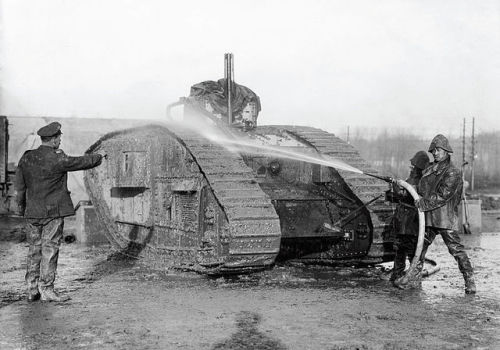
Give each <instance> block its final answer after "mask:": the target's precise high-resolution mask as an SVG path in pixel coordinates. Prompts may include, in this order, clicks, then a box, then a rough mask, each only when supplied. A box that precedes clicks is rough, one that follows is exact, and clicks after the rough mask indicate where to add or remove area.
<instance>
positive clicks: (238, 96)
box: [189, 79, 261, 115]
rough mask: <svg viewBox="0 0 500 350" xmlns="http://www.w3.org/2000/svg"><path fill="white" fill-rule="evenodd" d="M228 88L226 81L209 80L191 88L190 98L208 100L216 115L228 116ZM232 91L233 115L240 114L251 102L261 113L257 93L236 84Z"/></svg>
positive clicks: (233, 85)
mask: <svg viewBox="0 0 500 350" xmlns="http://www.w3.org/2000/svg"><path fill="white" fill-rule="evenodd" d="M226 87H227V84H226V79H219V80H218V81H213V80H207V81H203V82H201V83H198V84H195V85H193V86H191V91H190V93H189V96H190V97H193V98H195V99H196V100H207V101H208V102H210V104H211V105H212V107H213V109H214V113H217V114H222V115H227V94H226ZM231 90H232V94H231V99H232V106H233V115H238V114H240V113H241V112H242V110H243V108H245V106H246V105H247V104H248V103H249V102H254V103H255V106H256V110H257V113H259V112H260V110H261V106H260V99H259V96H257V94H256V93H255V92H253V91H252V90H250V89H249V88H247V87H246V86H243V85H239V84H236V83H234V82H233V84H232V89H231Z"/></svg>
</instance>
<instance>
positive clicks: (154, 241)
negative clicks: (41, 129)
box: [85, 126, 280, 273]
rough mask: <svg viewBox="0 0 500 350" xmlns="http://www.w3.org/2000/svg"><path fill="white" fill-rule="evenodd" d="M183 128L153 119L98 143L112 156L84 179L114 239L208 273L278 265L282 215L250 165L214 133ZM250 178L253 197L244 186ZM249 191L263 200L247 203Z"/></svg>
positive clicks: (128, 250)
mask: <svg viewBox="0 0 500 350" xmlns="http://www.w3.org/2000/svg"><path fill="white" fill-rule="evenodd" d="M177 132H178V134H174V133H173V132H172V130H169V129H167V128H165V126H150V127H145V128H139V129H134V130H128V131H123V132H120V133H113V134H111V135H107V136H105V137H104V138H103V139H101V140H100V141H99V142H98V143H97V144H96V146H94V151H99V152H103V153H106V154H107V158H106V160H105V162H104V164H103V165H101V166H100V167H97V168H95V169H92V170H90V171H88V172H87V173H86V176H85V182H86V186H87V188H88V190H89V193H90V197H91V200H92V202H93V203H94V205H95V206H96V209H97V213H98V215H99V217H100V218H101V220H102V221H103V222H104V223H105V224H106V227H107V229H108V238H109V239H110V241H111V242H112V243H113V244H114V246H115V247H116V248H117V249H119V250H120V251H121V252H122V253H124V254H128V255H133V256H138V255H142V256H146V257H148V258H150V259H149V260H153V261H155V262H157V263H162V265H171V266H178V267H187V268H191V269H194V270H198V271H201V272H205V273H241V272H245V271H252V270H255V269H261V268H265V267H269V266H270V265H272V264H273V263H274V259H275V257H276V254H277V253H278V249H279V241H280V233H279V222H278V219H277V216H276V214H275V213H274V216H273V215H272V212H271V215H269V213H267V212H268V210H267V209H269V206H271V207H272V205H271V204H270V201H269V198H267V197H266V196H265V194H264V193H262V192H259V191H256V190H257V189H258V186H257V185H256V184H255V182H254V180H253V179H252V173H251V171H250V170H249V169H248V168H247V167H246V166H245V165H244V163H243V162H242V161H241V159H240V162H241V164H238V162H237V159H236V161H235V159H225V158H224V157H231V155H230V154H228V153H229V152H225V153H224V150H223V149H220V148H218V147H217V146H216V145H212V144H211V142H210V141H208V140H206V139H204V138H200V137H199V136H196V135H193V134H189V133H186V132H183V131H181V130H177ZM179 134H182V136H181V137H179V136H178V135H179ZM218 152H222V153H223V154H220V153H218ZM232 157H234V155H233V156H232ZM231 186H233V189H232V188H231ZM245 186H247V192H248V194H249V196H250V197H252V198H245V195H244V193H243V195H242V194H241V193H242V192H245V188H244V187H245ZM235 193H236V194H239V195H237V196H235V195H234V194H235ZM245 199H246V201H247V202H248V201H249V200H255V201H257V202H258V201H260V202H262V203H257V204H256V205H254V206H252V205H251V203H250V202H248V203H247V205H246V206H245V205H241V203H240V201H241V200H243V201H245ZM266 201H267V203H266ZM254 204H255V203H254ZM264 209H265V212H266V213H267V214H266V215H267V217H264V215H262V212H263V211H264ZM252 215H253V216H252Z"/></svg>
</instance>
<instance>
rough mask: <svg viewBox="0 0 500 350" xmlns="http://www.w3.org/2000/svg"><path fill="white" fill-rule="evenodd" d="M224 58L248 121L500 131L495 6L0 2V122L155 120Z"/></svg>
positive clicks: (256, 0)
mask: <svg viewBox="0 0 500 350" xmlns="http://www.w3.org/2000/svg"><path fill="white" fill-rule="evenodd" d="M226 52H231V53H233V54H234V63H235V81H236V82H237V83H239V84H242V85H245V86H248V87H249V88H251V89H252V90H253V91H255V92H256V93H257V94H258V95H259V96H260V99H261V103H262V112H261V114H260V115H259V121H258V122H259V124H296V125H308V126H315V127H319V128H322V129H325V130H327V131H330V132H334V133H336V134H338V135H339V136H345V135H344V134H346V132H347V129H348V128H349V130H351V132H354V131H355V130H358V132H359V130H361V131H362V132H364V133H366V134H367V135H370V133H375V132H377V130H380V129H389V130H393V131H398V130H410V131H411V132H414V133H420V134H422V135H434V134H436V133H444V134H448V135H452V134H455V135H459V134H460V133H461V132H462V121H463V119H464V118H466V120H467V130H469V129H470V127H471V120H472V118H473V117H474V118H475V124H476V132H481V131H491V130H499V129H500V122H499V121H498V119H499V118H498V115H500V98H498V96H500V2H499V1H493V0H481V1H467V0H452V1H447V0H441V1H427V0H406V1H403V0H400V1H396V0H379V1H372V0H351V1H344V0H342V1H338V0H287V1H285V0H281V1H278V0H252V1H241V0H231V1H229V0H226V1H223V0H209V1H207V0H183V1H168V0H140V1H139V0H135V1H131V0H85V1H77V0H72V1H69V0H44V1H36V0H33V1H27V0H0V113H1V114H3V115H7V116H49V117H93V118H138V119H142V118H144V119H161V118H164V117H165V109H166V106H167V105H168V104H169V103H172V102H175V101H177V100H178V99H179V97H182V96H187V95H188V94H189V89H190V86H191V85H193V84H195V83H198V82H201V81H205V80H217V79H219V78H222V77H223V75H224V71H223V67H224V66H223V58H224V53H226Z"/></svg>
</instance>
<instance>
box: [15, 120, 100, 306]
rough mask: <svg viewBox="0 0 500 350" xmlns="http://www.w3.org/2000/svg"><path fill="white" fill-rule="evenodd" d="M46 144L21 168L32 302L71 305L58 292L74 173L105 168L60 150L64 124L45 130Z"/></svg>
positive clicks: (91, 157) (95, 157)
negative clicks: (59, 262)
mask: <svg viewBox="0 0 500 350" xmlns="http://www.w3.org/2000/svg"><path fill="white" fill-rule="evenodd" d="M38 135H39V136H40V137H41V140H42V144H41V146H40V147H38V148H37V149H35V150H30V151H26V152H25V153H24V154H23V156H22V157H21V159H20V160H19V164H18V166H17V170H16V183H15V187H16V192H17V198H16V201H17V206H18V214H19V215H21V216H24V217H25V218H26V221H27V230H28V233H27V240H28V243H29V250H28V259H27V264H26V265H27V266H26V270H27V271H26V277H25V279H26V283H27V286H28V301H30V302H31V301H36V300H38V299H42V301H65V300H67V299H68V298H67V297H61V296H59V295H58V294H57V293H56V292H55V291H54V280H55V278H56V270H57V260H58V257H59V246H60V245H61V239H62V234H63V228H64V217H66V216H71V215H74V214H75V210H74V209H73V203H72V202H71V197H70V195H69V193H70V192H69V191H68V187H67V179H68V171H76V170H84V169H90V168H93V167H95V166H98V165H99V164H101V160H102V155H100V154H86V155H84V156H82V157H70V156H67V155H66V154H64V152H63V151H62V150H60V149H59V145H60V143H61V135H62V132H61V124H59V123H57V122H53V123H50V124H48V125H46V126H44V127H43V128H41V129H40V130H38Z"/></svg>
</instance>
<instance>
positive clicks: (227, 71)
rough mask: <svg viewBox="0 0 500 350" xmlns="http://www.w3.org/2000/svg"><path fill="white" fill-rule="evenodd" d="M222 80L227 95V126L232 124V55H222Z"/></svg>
mask: <svg viewBox="0 0 500 350" xmlns="http://www.w3.org/2000/svg"><path fill="white" fill-rule="evenodd" d="M224 79H226V94H227V121H228V123H229V125H231V124H232V123H233V107H232V106H233V104H232V96H231V94H232V92H233V79H234V65H233V54H232V53H226V54H224Z"/></svg>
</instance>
